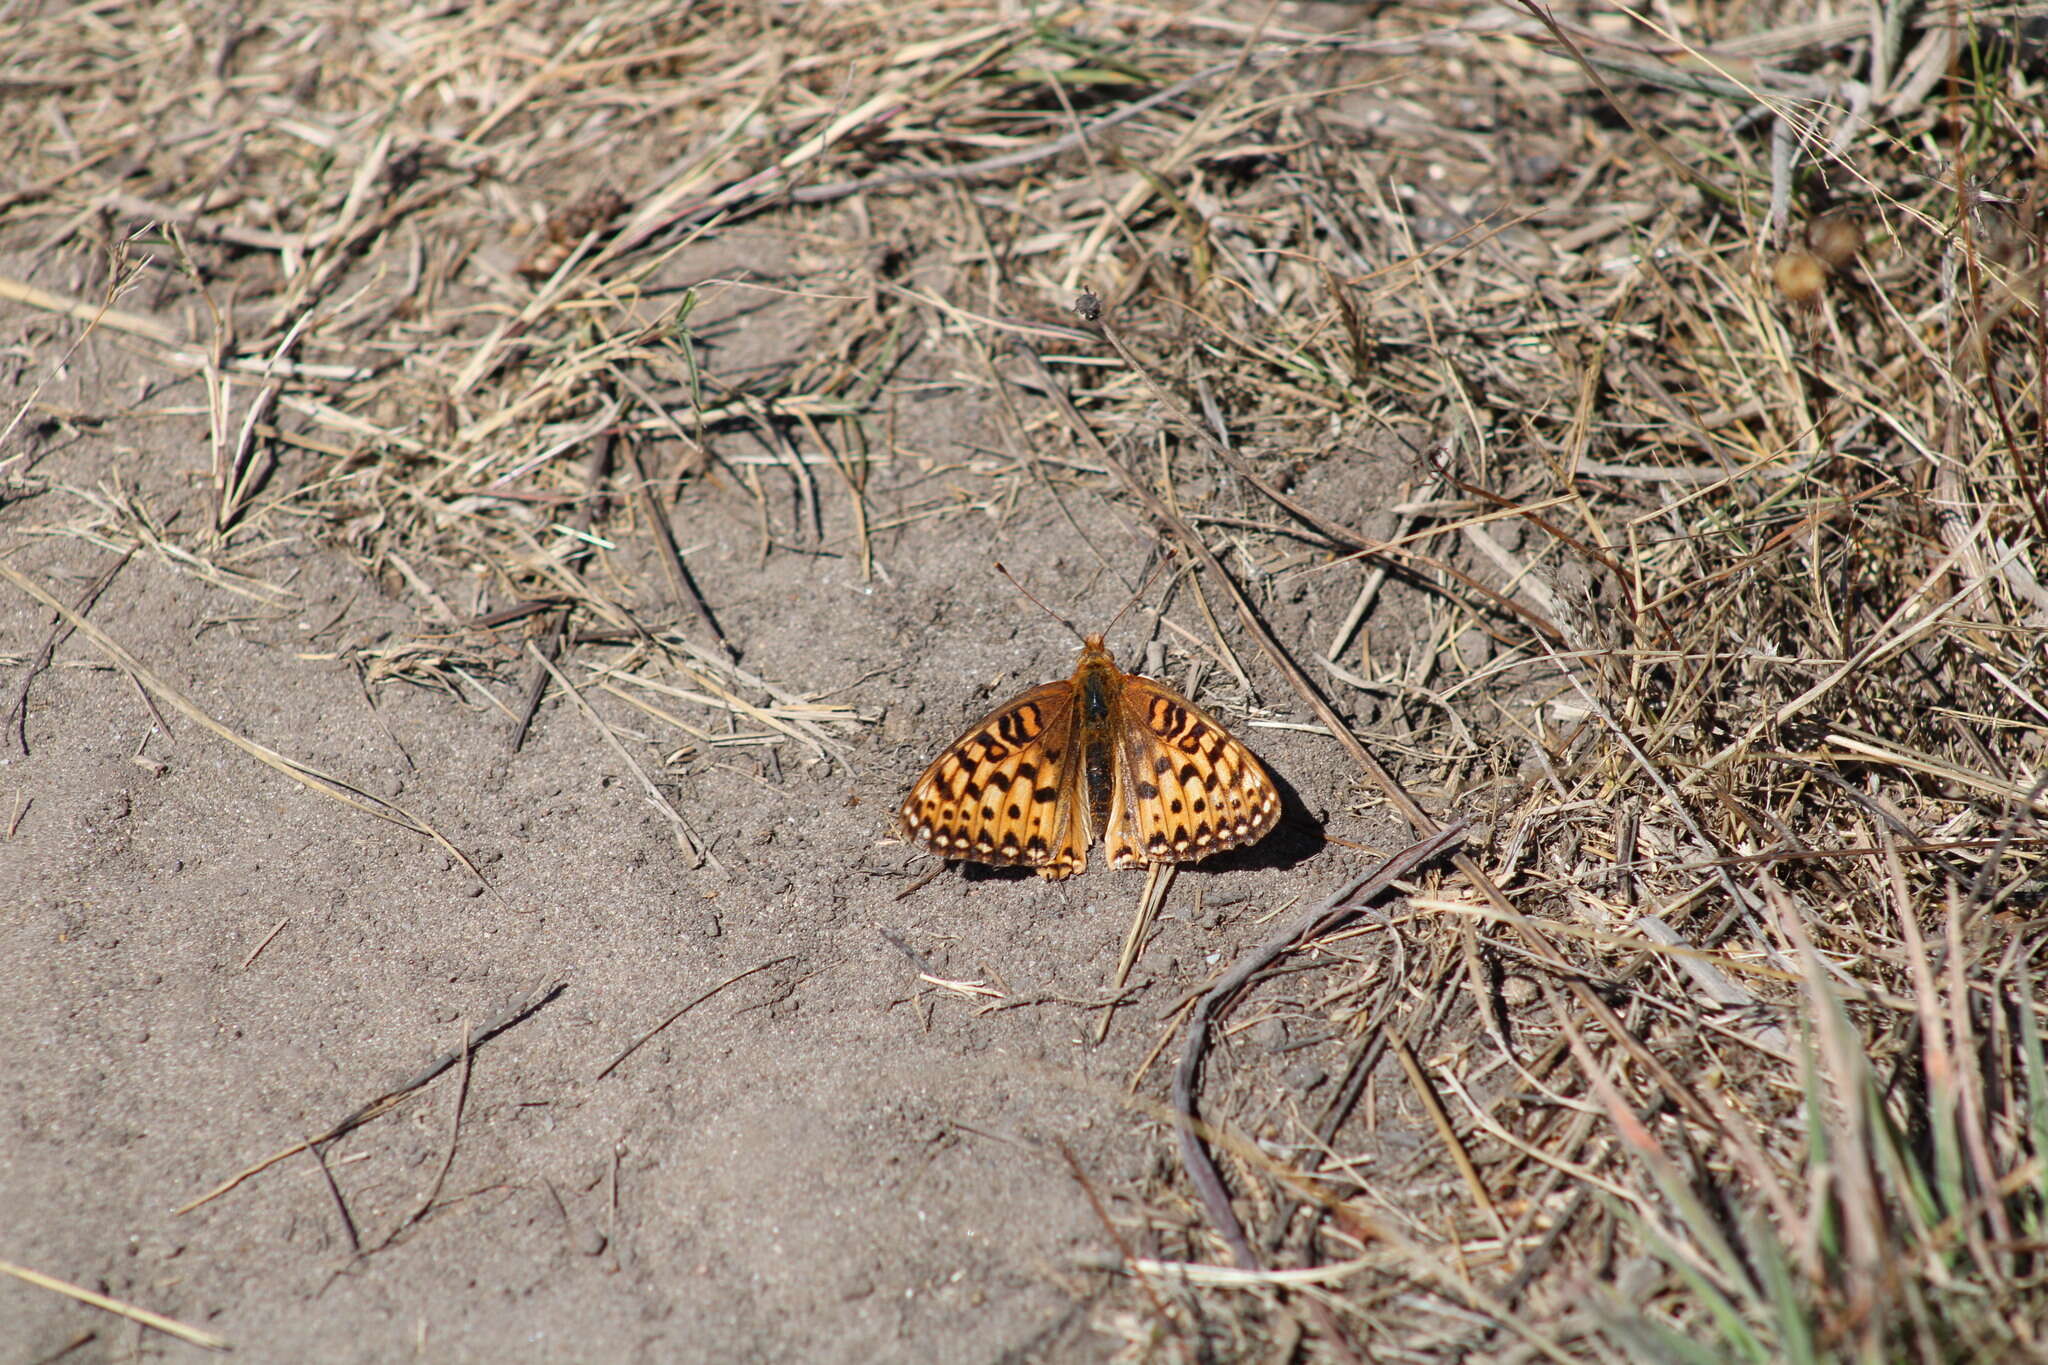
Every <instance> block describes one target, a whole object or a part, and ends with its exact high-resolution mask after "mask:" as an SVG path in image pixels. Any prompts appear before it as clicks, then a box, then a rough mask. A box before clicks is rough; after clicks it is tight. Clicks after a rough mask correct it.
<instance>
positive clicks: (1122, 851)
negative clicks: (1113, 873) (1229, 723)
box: [1103, 674, 1280, 867]
mask: <svg viewBox="0 0 2048 1365" xmlns="http://www.w3.org/2000/svg"><path fill="white" fill-rule="evenodd" d="M1118 705H1119V707H1120V708H1121V713H1122V719H1123V723H1122V724H1121V725H1119V726H1118V727H1117V728H1118V732H1119V740H1118V750H1117V765H1116V787H1115V791H1114V794H1113V795H1112V797H1111V800H1110V816H1109V829H1108V831H1107V832H1106V833H1105V834H1104V836H1103V845H1104V849H1105V851H1106V852H1107V853H1108V856H1109V865H1110V866H1111V867H1142V866H1144V865H1145V864H1147V863H1192V862H1196V861H1198V860H1200V859H1202V858H1206V857H1208V856H1209V855H1210V854H1212V853H1220V852H1222V851H1223V850H1224V849H1226V848H1239V847H1242V846H1243V845H1245V844H1253V843H1257V842H1258V841H1259V840H1261V839H1263V838H1265V837H1266V835H1267V834H1269V833H1271V832H1272V829H1273V826H1274V825H1275V824H1277V823H1278V822H1279V820H1280V792H1279V790H1278V789H1277V788H1276V787H1274V785H1273V779H1272V778H1271V777H1270V776H1268V775H1267V772H1266V769H1265V767H1264V765H1262V764H1261V763H1260V762H1259V760H1258V758H1257V757H1256V756H1254V755H1253V753H1252V751H1251V750H1250V749H1247V748H1246V747H1245V746H1244V742H1243V741H1242V740H1240V739H1238V738H1237V737H1236V736H1234V735H1232V734H1231V733H1230V732H1229V731H1228V730H1226V729H1224V728H1223V726H1222V724H1221V723H1220V722H1219V721H1218V720H1217V719H1216V718H1215V717H1214V716H1212V715H1210V714H1209V713H1208V712H1207V711H1204V710H1203V709H1202V708H1201V707H1199V706H1197V705H1195V704H1194V703H1193V702H1191V701H1189V700H1188V699H1187V698H1186V697H1183V696H1181V695H1180V694H1179V693H1178V692H1175V691H1174V690H1173V689H1172V688H1170V687H1167V686H1166V685H1164V684H1163V683H1159V682H1155V681H1154V680H1152V679H1151V678H1143V677H1138V676H1136V675H1135V674H1134V675H1130V676H1128V677H1126V678H1125V679H1124V685H1123V688H1122V690H1121V692H1120V694H1119V696H1118Z"/></svg>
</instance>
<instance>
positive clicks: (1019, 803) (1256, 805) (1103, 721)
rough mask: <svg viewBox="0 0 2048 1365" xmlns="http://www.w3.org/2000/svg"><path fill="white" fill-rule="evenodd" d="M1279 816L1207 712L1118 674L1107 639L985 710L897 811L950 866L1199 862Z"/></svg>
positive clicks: (1074, 868)
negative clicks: (1099, 848) (1066, 672)
mask: <svg viewBox="0 0 2048 1365" xmlns="http://www.w3.org/2000/svg"><path fill="white" fill-rule="evenodd" d="M1279 818H1280V796H1279V792H1278V791H1277V790H1276V789H1275V787H1274V786H1273V779H1272V778H1271V777H1269V776H1268V775H1267V773H1266V770H1265V768H1264V767H1262V766H1261V765H1260V763H1259V760H1258V759H1257V758H1256V757H1254V756H1253V755H1252V752H1251V750H1249V749H1247V748H1246V747H1245V746H1244V744H1243V743H1242V742H1240V741H1239V740H1237V739H1236V738H1234V737H1233V736H1232V735H1231V734H1230V732H1229V731H1227V730H1225V729H1224V728H1223V726H1222V724H1221V723H1220V722H1219V721H1217V720H1216V719H1215V717H1213V716H1211V715H1209V713H1208V712H1206V711H1204V710H1202V709H1201V708H1200V707H1198V706H1196V705H1195V704H1194V703H1193V702H1191V701H1189V700H1188V699H1187V698H1185V697H1183V696H1181V695H1180V694H1179V693H1177V692H1175V691H1173V690H1172V689H1171V688H1169V687H1167V686H1165V685H1164V684H1162V683H1159V682H1156V681H1154V680H1153V679H1151V678H1146V677H1142V676H1140V675H1138V674H1134V673H1126V672H1124V671H1123V670H1122V669H1120V668H1118V667H1117V666H1116V661H1115V660H1114V659H1112V658H1111V657H1110V654H1109V651H1108V649H1106V648H1105V647H1104V645H1103V642H1102V637H1101V636H1100V635H1091V636H1089V637H1088V638H1087V639H1086V640H1085V641H1084V642H1083V644H1082V649H1081V660H1080V663H1079V664H1078V665H1076V667H1075V669H1074V675H1073V676H1072V677H1071V678H1066V679H1062V680H1060V681H1057V682H1049V683H1043V684H1041V685H1039V686H1037V687H1034V688H1032V689H1030V690H1029V691H1027V692H1023V693H1020V694H1019V695H1017V696H1015V697H1012V698H1011V699H1010V700H1009V701H1006V702H1004V703H1003V704H1002V705H1001V706H998V707H997V708H996V709H995V710H993V711H991V712H989V714H988V715H986V716H984V717H983V718H982V719H981V720H980V721H978V722H976V723H975V724H974V725H973V726H972V727H970V728H969V729H968V731H967V733H966V734H964V735H962V736H961V737H960V738H959V739H958V740H956V741H954V742H953V743H952V744H951V745H949V746H948V747H947V749H946V751H945V752H944V753H942V754H940V755H939V756H938V758H936V759H935V760H933V762H932V764H931V766H930V767H928V768H926V769H925V771H924V775H923V776H922V777H920V778H918V780H917V782H916V783H915V784H914V785H913V786H912V787H911V789H910V795H909V796H908V797H906V798H905V799H904V802H903V806H902V809H901V810H900V811H899V812H898V814H897V828H898V830H899V831H900V832H901V833H902V835H903V836H904V838H906V839H909V840H910V841H911V842H913V843H915V844H918V845H919V846H921V847H923V848H925V849H927V850H928V851H930V852H932V853H936V854H938V855H939V856H940V857H942V858H965V859H969V860H971V861H974V862H982V863H994V864H996V865H998V866H1024V867H1032V868H1036V869H1037V870H1038V873H1039V875H1040V876H1042V877H1045V878H1046V879H1047V880H1050V881H1057V880H1059V879H1061V878H1064V877H1068V876H1071V875H1072V874H1073V873H1076V872H1080V871H1083V870H1085V869H1086V868H1087V866H1088V848H1089V846H1090V845H1091V844H1093V843H1094V842H1095V841H1096V840H1097V839H1098V838H1099V839H1101V840H1102V842H1103V845H1104V849H1105V851H1106V853H1107V854H1108V857H1109V863H1110V866H1112V867H1142V866H1144V865H1145V864H1147V863H1182V862H1194V861H1197V860H1198V859H1202V858H1206V857H1208V856H1209V855H1211V854H1213V853H1220V852H1222V851H1223V850H1224V849H1227V848H1237V847H1240V846H1242V845H1245V844H1250V843H1255V842H1257V841H1258V840H1260V839H1262V838H1264V837H1265V836H1266V834H1267V833H1268V832H1270V831H1271V830H1272V828H1273V826H1274V824H1275V823H1276V822H1277V821H1278V820H1279Z"/></svg>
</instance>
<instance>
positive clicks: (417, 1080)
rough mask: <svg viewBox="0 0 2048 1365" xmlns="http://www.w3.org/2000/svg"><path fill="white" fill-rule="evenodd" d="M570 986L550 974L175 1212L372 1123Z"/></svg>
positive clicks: (183, 1211)
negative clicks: (318, 1129) (446, 1047)
mask: <svg viewBox="0 0 2048 1365" xmlns="http://www.w3.org/2000/svg"><path fill="white" fill-rule="evenodd" d="M567 988H568V983H567V981H565V980H563V979H562V978H560V977H554V978H550V979H549V980H546V981H543V982H542V983H541V984H540V985H538V986H536V987H535V988H534V989H533V990H531V991H529V992H527V994H526V995H525V997H524V998H522V999H520V1000H518V1001H517V1002H515V1003H514V1004H512V1005H510V1006H508V1007H507V1008H505V1009H504V1010H501V1011H499V1012H498V1014H496V1015H495V1016H493V1017H492V1018H490V1019H488V1020H486V1021H484V1023H483V1024H481V1025H479V1026H478V1028H477V1029H476V1031H475V1032H474V1033H473V1034H471V1035H470V1036H469V1037H467V1038H465V1039H464V1040H463V1045H462V1046H461V1047H459V1048H456V1049H455V1050H453V1051H452V1052H448V1053H444V1054H443V1055H442V1056H440V1057H437V1058H435V1059H434V1060H433V1061H431V1062H429V1063H427V1065H426V1066H425V1067H424V1068H423V1069H422V1070H420V1071H419V1072H417V1073H416V1074H415V1075H414V1076H413V1077H412V1078H411V1079H410V1080H407V1081H405V1082H403V1083H402V1084H399V1085H396V1086H393V1087H392V1088H391V1089H389V1090H387V1091H385V1092H384V1093H383V1094H381V1095H379V1096H378V1097H377V1098H376V1099H374V1100H371V1101H370V1102H369V1103H368V1104H365V1105H363V1106H362V1107H361V1108H359V1109H357V1110H356V1111H355V1112H353V1113H351V1114H350V1115H349V1116H348V1117H346V1118H344V1119H342V1120H341V1122H339V1123H337V1124H335V1125H334V1126H333V1127H331V1128H329V1129H328V1130H327V1131H326V1132H324V1133H322V1134H320V1135H319V1136H318V1137H311V1138H307V1139H306V1140H305V1141H303V1142H295V1143H293V1144H292V1145H291V1146H289V1147H286V1148H285V1149H283V1150H282V1151H279V1152H275V1153H272V1154H271V1155H270V1156H267V1157H265V1158H263V1160H261V1161H259V1162H257V1163H256V1164H255V1165H253V1166H250V1167H248V1168H246V1169H244V1170H242V1171H239V1172H237V1173H236V1174H234V1175H231V1176H229V1177H228V1178H227V1179H226V1180H223V1181H222V1182H221V1183H220V1184H218V1185H216V1186H214V1187H213V1188H212V1189H210V1190H208V1191H207V1192H206V1193H205V1194H202V1195H200V1196H199V1197H198V1198H197V1199H194V1200H192V1201H191V1202H190V1203H186V1204H181V1205H179V1206H178V1207H177V1208H176V1209H174V1210H172V1213H173V1214H174V1215H179V1214H187V1213H190V1212H192V1210H194V1209H196V1208H198V1207H200V1206H201V1205H202V1204H209V1203H211V1202H213V1201H214V1200H216V1199H218V1198H220V1197H221V1196H222V1195H224V1194H226V1193H227V1192H228V1191H229V1190H232V1189H234V1188H235V1186H237V1185H239V1184H241V1183H242V1182H243V1181H245V1180H248V1179H249V1178H250V1177H252V1176H255V1175H259V1174H261V1173H262V1172H263V1171H266V1170H268V1169H269V1168H270V1167H272V1166H275V1165H276V1164H277V1163H278V1162H280V1161H283V1160H285V1159H286V1158H287V1157H292V1156H296V1155H298V1154H299V1153H300V1152H303V1151H305V1150H307V1149H308V1148H310V1147H317V1146H320V1145H322V1144H325V1143H329V1142H332V1141H334V1139H336V1138H338V1137H341V1136H343V1135H344V1134H346V1133H350V1132H353V1131H354V1130H355V1129H357V1128H360V1127H362V1126H363V1125H364V1124H365V1123H368V1122H369V1121H370V1120H371V1119H374V1118H376V1117H377V1116H378V1115H380V1114H385V1113H388V1112H390V1111H391V1109H393V1108H394V1107H395V1106H396V1105H397V1104H398V1103H399V1101H401V1100H403V1099H404V1098H405V1097H406V1096H407V1095H410V1094H411V1093H412V1092H413V1091H415V1090H418V1089H419V1088H420V1087H421V1086H423V1085H425V1084H426V1083H427V1082H429V1081H431V1080H433V1079H434V1078H435V1077H436V1076H439V1075H440V1074H441V1073H442V1072H444V1071H446V1070H447V1069H448V1068H449V1067H451V1066H453V1065H455V1063H457V1062H459V1061H461V1060H462V1059H463V1058H464V1057H466V1056H469V1055H471V1054H473V1053H474V1052H475V1051H476V1049H478V1048H480V1047H482V1046H483V1045H484V1044H485V1043H488V1042H490V1041H491V1040H492V1039H493V1038H496V1037H497V1036H498V1035H499V1034H501V1033H503V1032H505V1031H506V1030H507V1029H509V1028H511V1027H512V1026H513V1025H515V1024H519V1023H523V1022H524V1021H525V1020H527V1019H529V1018H531V1017H532V1016H533V1015H534V1014H536V1013H538V1012H539V1011H540V1009H541V1008H542V1007H543V1006H544V1005H546V1004H547V1003H548V1002H549V1001H551V1000H553V999H554V998H555V997H556V996H558V995H560V994H561V993H562V992H563V991H564V990H566V989H567Z"/></svg>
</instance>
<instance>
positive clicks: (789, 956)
mask: <svg viewBox="0 0 2048 1365" xmlns="http://www.w3.org/2000/svg"><path fill="white" fill-rule="evenodd" d="M905 951H906V952H907V951H909V950H908V949H905ZM794 961H796V954H794V953H785V954H783V955H782V956H781V957H771V958H769V959H768V960H767V961H766V962H762V963H757V964H756V965H754V966H752V967H749V968H747V969H746V970H745V971H743V972H736V973H734V974H733V975H731V976H728V977H727V978H726V979H725V980H723V981H721V982H719V983H718V984H717V985H716V986H713V987H712V988H711V989H710V990H708V991H706V992H704V993H703V994H702V995H700V996H697V997H696V998H695V999H693V1000H691V1001H689V1002H688V1003H687V1004H685V1005H683V1006H682V1008H680V1009H678V1010H677V1011H676V1012H675V1013H674V1014H671V1015H670V1016H669V1017H668V1018H666V1019H664V1020H662V1021H661V1022H660V1023H658V1024H656V1025H655V1026H654V1027H653V1028H651V1029H649V1030H647V1032H645V1033H643V1034H641V1035H640V1036H639V1037H638V1038H635V1039H634V1040H633V1042H632V1044H631V1045H630V1046H628V1047H627V1048H626V1050H625V1051H624V1052H621V1053H620V1054H619V1055H618V1056H616V1057H614V1058H612V1059H611V1060H610V1061H609V1062H607V1063H605V1066H604V1069H603V1070H602V1071H600V1072H598V1073H597V1075H595V1076H593V1077H591V1079H592V1080H597V1081H601V1080H603V1079H604V1078H605V1077H607V1076H609V1075H611V1074H612V1072H614V1071H617V1070H618V1069H619V1065H620V1063H622V1062H624V1061H625V1060H626V1059H627V1058H628V1057H630V1056H632V1055H633V1054H634V1053H636V1052H638V1051H639V1050H640V1049H641V1048H643V1047H645V1046H646V1045H647V1044H649V1043H651V1042H653V1041H654V1039H655V1036H656V1035H658V1034H659V1033H660V1032H661V1031H662V1030H663V1029H665V1028H667V1027H668V1026H669V1025H670V1024H673V1023H674V1022H675V1021H676V1020H678V1019H680V1018H682V1017H683V1016H684V1015H686V1014H688V1013H689V1012H690V1011H691V1010H693V1009H695V1008H697V1006H699V1005H701V1004H703V1003H704V1002H705V1001H706V1000H709V999H710V998H711V997H712V996H714V995H716V994H718V993H719V992H720V991H722V990H724V989H725V988H726V987H727V986H730V985H733V984H735V983H737V982H741V981H744V980H746V979H747V978H748V977H750V976H752V975H754V973H756V972H765V971H767V970H768V969H769V968H770V967H773V966H777V965H778V964H780V963H784V962H794Z"/></svg>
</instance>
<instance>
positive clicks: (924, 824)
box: [897, 680, 1088, 878]
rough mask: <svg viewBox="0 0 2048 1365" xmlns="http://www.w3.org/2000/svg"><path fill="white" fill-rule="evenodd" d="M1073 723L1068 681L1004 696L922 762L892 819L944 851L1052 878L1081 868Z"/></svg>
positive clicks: (921, 840)
mask: <svg viewBox="0 0 2048 1365" xmlns="http://www.w3.org/2000/svg"><path fill="white" fill-rule="evenodd" d="M1074 731H1075V710H1074V687H1073V684H1072V682H1071V681H1064V680H1063V681H1060V682H1049V683H1046V684H1044V685H1043V686H1040V687H1034V688H1032V689H1031V690H1030V691H1029V692H1025V693H1023V694H1021V695H1019V696H1016V697H1012V698H1011V699H1010V700H1009V701H1006V702H1004V703H1003V704H1002V705H1001V706H998V707H997V708H996V709H995V710H993V711H991V712H989V713H988V715H986V716H984V717H982V718H981V720H980V721H978V722H976V723H975V724H974V725H973V726H972V727H971V728H970V729H969V730H968V731H967V733H966V734H964V735H962V736H961V737H960V738H959V739H957V740H955V741H954V742H953V743H952V744H951V745H949V746H947V749H946V751H945V752H944V753H942V754H940V755H939V756H938V758H936V759H935V760H933V762H932V765H931V766H930V767H929V768H926V769H925V770H924V776H922V777H920V778H918V780H917V783H916V785H914V786H913V787H911V789H910V795H909V796H908V797H906V798H905V799H904V802H903V807H902V810H901V811H900V812H898V816H897V824H898V827H899V828H900V829H901V830H902V832H903V835H904V837H905V838H907V839H910V840H911V841H912V842H914V843H916V844H919V845H920V846H922V847H923V848H925V849H927V850H928V851H930V852H932V853H936V854H938V855H939V856H940V857H942V858H967V859H971V860H973V861H974V862H978V863H995V864H997V865H1000V866H1024V867H1035V868H1037V869H1038V870H1039V871H1040V872H1041V873H1043V874H1044V875H1046V876H1047V877H1052V878H1058V877H1064V876H1067V875H1068V874H1069V873H1073V872H1079V871H1081V870H1082V869H1083V868H1085V867H1086V866H1087V865H1088V858H1087V853H1086V850H1085V845H1086V839H1087V834H1086V830H1085V829H1084V828H1083V822H1082V818H1081V816H1082V812H1081V806H1082V805H1083V804H1084V803H1083V802H1082V801H1081V799H1080V797H1079V795H1078V784H1077V782H1076V780H1075V779H1076V777H1077V775H1078V773H1079V768H1078V766H1077V765H1076V764H1075V763H1074V762H1073V758H1074V757H1075V756H1074V755H1073V753H1072V750H1073V747H1074V743H1075V733H1074Z"/></svg>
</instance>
